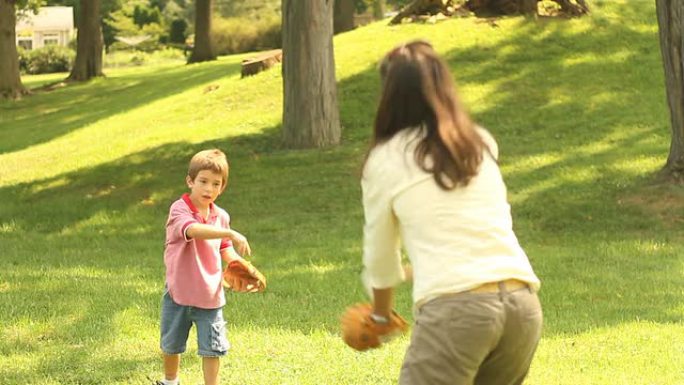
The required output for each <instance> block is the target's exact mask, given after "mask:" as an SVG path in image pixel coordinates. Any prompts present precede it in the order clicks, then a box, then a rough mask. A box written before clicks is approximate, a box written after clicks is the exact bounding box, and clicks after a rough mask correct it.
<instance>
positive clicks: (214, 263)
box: [156, 149, 251, 385]
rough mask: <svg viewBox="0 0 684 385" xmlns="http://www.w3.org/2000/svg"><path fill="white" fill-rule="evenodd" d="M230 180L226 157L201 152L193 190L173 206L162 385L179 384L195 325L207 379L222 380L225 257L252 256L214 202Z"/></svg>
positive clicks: (208, 382) (191, 175) (192, 173)
mask: <svg viewBox="0 0 684 385" xmlns="http://www.w3.org/2000/svg"><path fill="white" fill-rule="evenodd" d="M227 182H228V161H227V160H226V155H225V154H224V153H223V152H221V151H220V150H216V149H213V150H205V151H201V152H198V153H197V154H195V156H193V157H192V159H191V160H190V166H189V169H188V175H187V176H186V183H187V185H188V187H189V188H190V193H189V194H188V193H186V194H183V196H182V197H181V198H180V199H178V200H177V201H175V202H174V203H173V204H172V205H171V208H170V210H169V217H168V220H167V222H166V244H165V248H164V264H165V265H166V289H165V291H164V295H163V299H162V312H161V313H162V314H161V344H160V345H161V350H162V352H163V355H164V377H165V378H164V380H161V381H157V382H156V384H157V385H178V384H179V380H178V372H179V369H180V354H181V353H183V352H184V351H185V347H186V343H187V339H188V334H189V332H190V328H191V327H192V324H193V323H194V324H195V327H196V328H197V343H198V345H199V346H198V354H199V355H200V356H202V371H203V373H204V383H205V385H216V384H218V373H219V357H221V356H223V355H225V354H226V352H227V351H228V348H229V347H230V345H229V343H228V340H227V339H226V331H225V321H224V320H223V311H222V308H223V305H225V303H226V299H225V294H224V292H223V288H222V286H221V279H222V271H221V259H223V260H224V261H226V262H229V261H231V260H233V259H236V258H240V256H239V255H250V254H251V250H250V247H249V243H248V242H247V239H246V238H245V237H244V236H243V235H242V234H240V233H238V232H237V231H235V230H231V229H230V216H229V215H228V213H226V212H225V211H224V210H223V209H221V208H219V207H218V206H216V204H214V201H215V200H216V198H218V196H219V195H220V194H221V193H222V192H223V190H225V188H226V184H227ZM236 250H237V253H238V254H239V255H237V254H236V253H235V251H236Z"/></svg>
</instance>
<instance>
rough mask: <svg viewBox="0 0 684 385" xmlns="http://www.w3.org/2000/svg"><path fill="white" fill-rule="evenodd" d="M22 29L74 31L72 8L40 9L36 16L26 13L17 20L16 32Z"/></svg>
mask: <svg viewBox="0 0 684 385" xmlns="http://www.w3.org/2000/svg"><path fill="white" fill-rule="evenodd" d="M24 29H33V30H50V29H51V30H55V29H57V30H64V29H74V8H73V7H42V8H40V9H39V11H38V14H37V15H34V14H33V12H27V13H26V14H25V15H23V16H21V17H19V18H18V20H17V32H20V31H22V30H24Z"/></svg>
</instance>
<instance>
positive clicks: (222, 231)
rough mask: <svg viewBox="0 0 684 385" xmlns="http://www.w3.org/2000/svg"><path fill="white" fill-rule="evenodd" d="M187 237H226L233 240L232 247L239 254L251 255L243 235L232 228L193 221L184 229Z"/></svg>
mask: <svg viewBox="0 0 684 385" xmlns="http://www.w3.org/2000/svg"><path fill="white" fill-rule="evenodd" d="M185 235H186V236H187V237H188V238H194V239H217V238H228V239H230V240H231V242H233V247H234V248H235V250H236V251H237V252H238V254H240V255H252V249H251V248H250V247H249V242H247V238H245V236H244V235H242V234H240V233H238V232H237V231H235V230H233V229H226V228H223V227H218V226H212V225H207V224H203V223H193V224H191V225H190V226H188V228H187V229H186V230H185Z"/></svg>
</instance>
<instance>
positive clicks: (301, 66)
mask: <svg viewBox="0 0 684 385" xmlns="http://www.w3.org/2000/svg"><path fill="white" fill-rule="evenodd" d="M333 2H334V0H306V1H305V0H283V3H282V15H283V139H284V141H285V145H286V146H288V147H290V148H301V147H324V146H327V145H333V144H338V143H339V142H340V134H341V128H340V118H339V111H338V108H337V84H336V82H335V59H334V52H333V39H332V36H333V25H332V24H333Z"/></svg>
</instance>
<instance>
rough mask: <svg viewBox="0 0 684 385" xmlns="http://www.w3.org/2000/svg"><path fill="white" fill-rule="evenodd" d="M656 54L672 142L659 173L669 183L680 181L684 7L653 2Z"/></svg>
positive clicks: (673, 0)
mask: <svg viewBox="0 0 684 385" xmlns="http://www.w3.org/2000/svg"><path fill="white" fill-rule="evenodd" d="M656 12H657V14H658V26H659V31H660V51H661V53H662V57H663V67H664V69H665V88H666V93H667V103H668V106H669V108H670V126H671V127H670V128H671V130H672V141H671V143H670V154H669V156H668V158H667V163H666V164H665V167H664V168H663V170H662V174H663V176H665V177H666V178H667V179H669V180H673V181H677V182H682V181H684V57H683V56H682V54H684V35H683V34H684V25H683V24H682V23H683V22H684V3H682V1H681V0H656Z"/></svg>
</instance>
